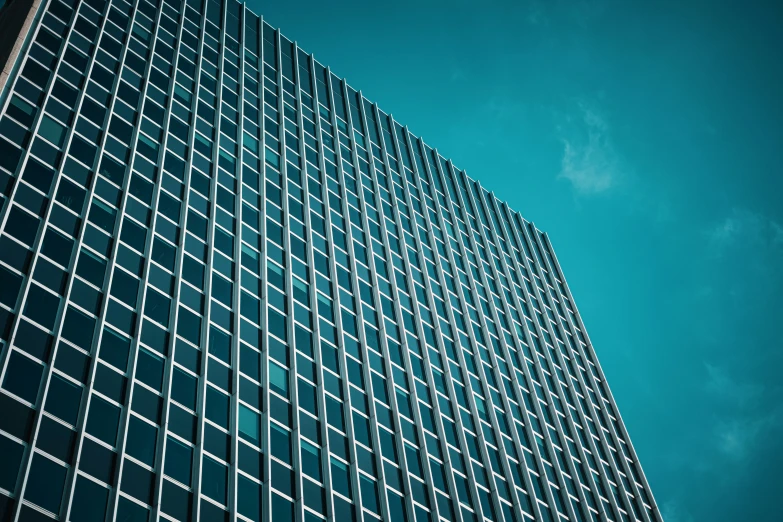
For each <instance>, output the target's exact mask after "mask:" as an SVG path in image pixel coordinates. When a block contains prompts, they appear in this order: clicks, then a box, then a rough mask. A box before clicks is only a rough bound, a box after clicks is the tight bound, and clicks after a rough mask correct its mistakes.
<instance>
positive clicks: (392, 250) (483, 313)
mask: <svg viewBox="0 0 783 522" xmlns="http://www.w3.org/2000/svg"><path fill="white" fill-rule="evenodd" d="M0 20H2V24H3V27H2V31H1V33H2V42H0V51H2V52H0V56H2V58H3V60H4V61H5V64H4V66H3V72H4V76H3V90H2V94H1V95H0V519H1V520H4V521H5V520H13V521H19V522H29V521H36V522H37V521H49V520H73V521H79V522H81V521H86V522H93V521H95V522H97V521H104V520H118V521H124V522H139V521H141V522H145V521H153V520H203V521H210V522H211V521H224V520H226V521H227V520H232V521H234V520H242V521H264V522H290V521H297V522H320V521H323V520H328V521H329V522H375V521H377V520H385V521H394V522H438V521H440V520H442V521H444V522H458V521H459V522H479V521H483V520H487V521H492V522H526V521H530V520H540V521H547V522H549V521H566V520H570V521H575V522H582V521H593V520H594V521H604V520H613V521H625V520H640V521H643V522H649V521H659V520H660V515H659V514H658V511H657V508H656V505H655V503H654V500H653V498H652V495H651V493H650V490H649V486H648V484H647V482H646V481H645V478H644V476H643V474H642V471H641V468H640V465H639V462H638V460H637V457H636V454H635V453H634V450H633V448H632V446H631V442H630V440H629V438H628V434H627V432H626V430H625V428H624V426H623V423H622V421H621V419H620V416H619V413H618V411H617V407H616V405H615V403H614V400H613V399H612V396H611V394H610V392H609V388H608V387H607V385H606V381H605V379H604V376H603V374H602V372H601V369H600V366H599V364H598V361H597V360H596V358H595V354H594V351H593V348H592V345H591V344H590V341H589V339H588V337H587V334H586V333H585V329H584V325H583V324H582V321H581V319H580V317H579V314H578V313H577V310H576V307H575V305H574V301H573V297H572V296H571V293H570V292H569V290H568V287H567V285H566V283H565V279H564V277H563V274H562V273H561V271H560V266H559V265H558V262H557V260H556V258H555V255H554V253H553V251H552V246H551V244H550V242H549V239H548V237H547V236H546V235H545V234H543V233H541V232H540V231H539V230H538V229H536V228H535V227H534V226H533V225H532V224H531V223H530V222H528V221H526V220H524V219H523V218H522V217H521V216H520V215H519V214H518V213H517V212H515V211H513V210H511V209H510V208H508V206H507V205H506V204H505V203H503V202H501V201H498V200H497V199H496V198H495V197H494V196H493V195H492V194H491V193H488V192H487V191H486V190H485V189H483V188H482V187H481V186H480V185H479V184H478V183H477V182H476V181H475V180H473V179H471V178H468V177H467V176H466V174H465V173H464V172H463V171H461V170H460V169H459V168H457V167H456V166H455V165H454V164H452V162H451V161H450V160H448V159H446V158H444V157H443V156H441V155H440V154H439V153H438V152H437V151H436V150H435V149H433V148H432V147H431V146H430V145H427V144H425V143H424V142H423V141H422V140H421V139H420V138H419V137H417V136H415V135H413V134H412V133H410V132H409V131H408V129H407V128H406V127H404V126H402V125H401V124H400V123H398V122H397V121H395V120H394V119H393V118H392V117H391V116H390V115H389V114H387V113H385V112H383V111H382V110H380V109H379V108H378V107H377V106H376V105H375V104H373V103H372V102H370V101H368V100H367V99H365V98H364V97H362V95H361V93H360V92H357V91H356V90H354V88H352V87H350V86H349V85H347V84H346V83H345V82H344V81H343V80H342V79H341V78H339V77H338V76H336V75H334V74H333V73H332V72H331V71H330V70H329V69H328V68H326V67H325V66H324V65H322V64H321V63H319V62H318V61H316V60H314V59H313V57H312V56H311V55H309V54H307V53H306V52H304V51H303V50H301V49H299V48H298V47H297V46H296V45H295V44H294V43H292V42H291V41H290V40H288V39H286V38H285V37H284V36H282V35H281V34H280V33H279V32H278V31H277V30H275V29H273V28H272V27H270V26H269V25H267V24H266V23H264V22H263V20H262V18H261V17H260V16H258V15H257V14H255V13H254V12H252V11H251V10H249V9H248V8H247V7H246V6H244V5H243V4H240V3H238V2H236V1H235V0H225V1H221V0H187V1H180V0H132V1H130V2H129V1H126V0H81V1H79V0H40V1H38V0H36V1H32V0H10V1H9V2H8V3H7V4H6V5H5V6H4V8H3V12H2V13H0Z"/></svg>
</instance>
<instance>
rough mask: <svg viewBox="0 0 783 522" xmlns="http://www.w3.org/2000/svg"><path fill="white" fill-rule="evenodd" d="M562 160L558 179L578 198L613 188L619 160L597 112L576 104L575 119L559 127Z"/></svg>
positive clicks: (605, 124)
mask: <svg viewBox="0 0 783 522" xmlns="http://www.w3.org/2000/svg"><path fill="white" fill-rule="evenodd" d="M560 139H561V141H562V142H563V159H562V161H561V166H560V173H559V174H558V178H562V179H566V180H568V181H569V182H570V183H571V185H572V186H573V188H574V190H575V191H576V192H577V193H578V194H580V195H585V196H589V195H595V194H600V193H603V192H606V191H608V190H610V189H612V188H613V187H615V186H616V185H617V182H618V178H619V176H620V160H619V157H618V155H617V153H616V151H615V148H614V144H613V142H612V138H611V135H610V129H609V125H608V123H607V122H606V120H605V118H604V117H603V116H602V115H601V114H600V113H599V112H598V110H597V109H595V108H593V107H589V106H587V105H586V104H585V103H580V104H579V114H578V117H577V118H576V119H574V118H568V119H567V124H566V125H565V126H561V138H560Z"/></svg>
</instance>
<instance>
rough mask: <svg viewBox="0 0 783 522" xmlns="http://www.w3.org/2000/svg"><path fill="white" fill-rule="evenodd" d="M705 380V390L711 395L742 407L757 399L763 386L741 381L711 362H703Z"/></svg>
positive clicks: (762, 390)
mask: <svg viewBox="0 0 783 522" xmlns="http://www.w3.org/2000/svg"><path fill="white" fill-rule="evenodd" d="M704 367H705V370H706V372H707V380H706V381H705V384H704V389H705V391H706V392H707V393H708V394H710V395H712V396H713V397H715V398H717V399H720V400H723V401H728V402H731V403H733V404H735V405H737V406H740V407H743V406H746V405H748V404H749V403H750V402H751V401H754V400H757V399H758V398H759V397H760V396H761V395H762V393H763V392H764V387H763V386H762V385H760V384H758V383H753V382H741V381H739V380H738V379H737V378H735V377H734V376H732V374H731V373H730V371H728V370H726V369H724V368H723V367H720V366H717V365H715V364H712V363H709V362H707V363H704Z"/></svg>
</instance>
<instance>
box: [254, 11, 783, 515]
mask: <svg viewBox="0 0 783 522" xmlns="http://www.w3.org/2000/svg"><path fill="white" fill-rule="evenodd" d="M370 4H371V5H369V4H368V3H366V2H360V1H358V0H355V1H351V0H334V1H329V2H324V1H320V0H319V1H309V0H298V1H296V2H261V4H260V5H261V7H260V8H258V7H257V8H256V10H257V11H259V12H261V13H262V14H263V15H264V16H265V19H266V20H267V21H268V22H269V23H271V24H272V25H274V26H277V27H281V28H282V30H283V32H284V34H286V35H287V36H288V37H289V38H292V39H295V40H297V42H298V43H299V44H300V46H302V47H303V48H305V49H306V50H308V51H310V52H314V54H315V56H316V58H317V59H319V61H321V62H322V63H324V64H326V65H329V66H331V67H332V70H333V71H334V72H335V73H336V74H337V75H339V76H344V77H346V78H347V80H348V82H349V83H350V84H351V85H352V86H353V87H355V88H357V89H361V90H362V92H363V94H364V95H365V96H366V97H367V98H368V99H370V100H372V101H375V102H377V103H378V104H379V105H380V106H381V108H382V109H384V110H385V111H387V112H390V113H391V114H393V115H394V116H395V118H396V119H397V120H398V121H400V122H402V123H403V124H406V125H408V127H409V128H410V129H411V131H412V132H413V133H415V134H417V135H420V136H422V137H423V138H424V139H425V140H426V141H427V142H428V143H429V144H430V145H433V146H435V147H437V148H438V150H439V151H440V152H441V153H442V154H443V155H444V156H446V157H448V158H451V159H452V160H453V161H454V162H455V164H456V165H457V166H459V167H462V168H465V169H466V170H467V172H468V174H469V175H470V176H471V177H473V178H475V179H478V180H479V181H480V182H481V184H482V185H483V186H484V187H486V188H487V189H488V190H492V191H494V192H495V194H496V195H497V196H498V197H500V198H501V199H504V200H506V201H508V202H509V204H510V205H511V206H512V207H513V208H515V209H517V210H519V211H520V212H521V213H522V214H523V215H524V216H525V217H526V218H527V219H529V220H531V221H533V222H534V223H535V224H536V225H537V226H538V227H539V228H540V229H542V230H544V231H546V232H548V233H549V235H550V237H551V239H552V242H553V245H554V247H555V250H556V252H557V254H558V257H559V259H560V262H561V264H562V265H563V270H564V272H565V275H566V277H567V279H568V282H569V285H570V287H571V289H572V291H573V293H574V295H575V298H576V304H577V306H578V307H579V310H580V312H581V314H582V316H583V318H584V320H585V323H586V324H587V328H588V331H589V333H590V336H591V339H592V341H593V344H594V345H595V347H596V351H597V352H598V357H599V359H600V362H601V365H602V366H603V368H604V371H605V372H606V374H607V377H608V380H609V384H610V386H611V389H612V392H613V394H614V396H615V398H616V400H617V402H618V404H619V407H620V411H621V413H622V415H623V419H624V421H625V423H626V425H627V427H628V430H629V432H630V434H631V437H632V440H633V443H634V446H635V447H636V450H637V452H638V454H639V455H640V459H641V461H642V465H643V467H644V470H645V472H646V474H647V477H648V479H649V481H650V483H651V485H652V488H653V493H654V495H655V497H656V500H657V501H658V504H659V506H660V508H661V510H662V512H663V515H664V518H665V520H666V521H667V522H690V521H693V522H695V521H723V520H727V521H728V520H743V521H745V520H747V521H756V522H766V521H770V522H773V521H779V520H781V507H780V505H779V500H780V497H781V494H783V479H781V473H780V470H781V469H783V378H782V377H781V368H783V341H782V339H783V333H782V332H781V326H783V101H781V100H783V97H782V96H781V95H782V94H783V30H781V27H783V4H781V2H768V3H766V4H765V3H762V2H758V1H744V2H743V1H729V0H711V1H682V0H679V1H671V0H662V1H656V2H628V1H610V0H606V1H587V0H582V1H571V2H566V1H558V0H547V1H543V0H542V1H517V2H510V1H509V2H504V1H499V0H483V1H481V2H479V1H468V0H456V1H455V0H452V1H448V2H447V1H426V0H418V1H410V0H398V1H388V2H372V3H370ZM251 5H254V4H253V2H251ZM255 5H256V6H258V5H259V4H258V2H256V3H255Z"/></svg>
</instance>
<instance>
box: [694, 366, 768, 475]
mask: <svg viewBox="0 0 783 522" xmlns="http://www.w3.org/2000/svg"><path fill="white" fill-rule="evenodd" d="M704 367H705V370H706V374H707V376H706V380H705V382H704V390H705V392H706V393H707V394H708V396H710V397H712V398H713V399H714V400H717V401H719V402H720V403H721V404H722V408H721V409H722V411H723V414H722V415H721V417H720V418H719V419H717V420H716V422H715V424H714V425H713V427H712V433H713V437H714V438H713V442H714V449H715V450H717V452H718V454H719V455H722V456H723V457H725V458H727V459H728V460H729V461H733V462H737V463H741V462H747V461H748V457H749V456H750V455H751V454H753V453H754V452H755V451H756V449H757V447H758V445H759V441H760V440H762V439H763V438H766V437H770V436H773V435H772V434H773V433H776V432H777V431H779V430H780V429H781V428H783V407H780V406H778V403H779V401H778V398H779V395H780V389H778V388H777V387H774V386H772V387H770V386H764V385H763V384H761V383H759V382H750V381H747V380H743V379H742V378H741V377H739V376H737V375H736V374H734V373H732V370H731V369H727V368H725V367H720V366H717V365H714V364H712V363H705V365H704ZM770 406H771V407H770Z"/></svg>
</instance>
